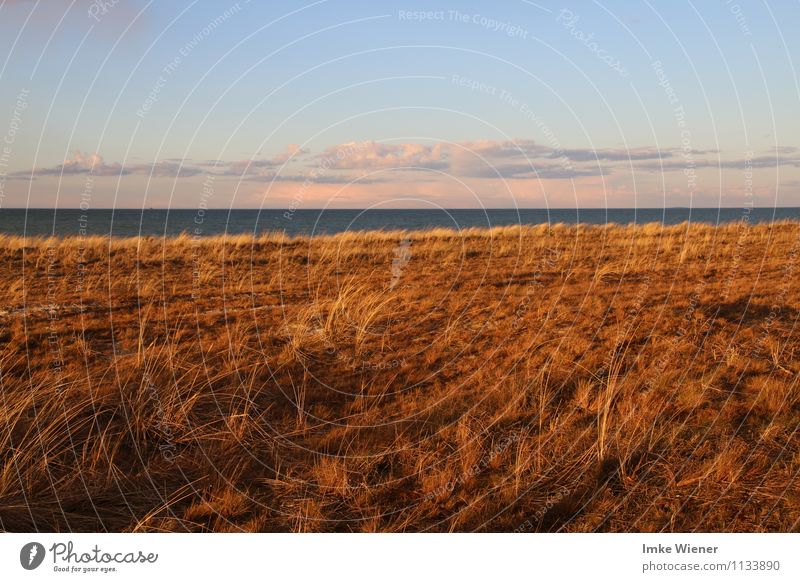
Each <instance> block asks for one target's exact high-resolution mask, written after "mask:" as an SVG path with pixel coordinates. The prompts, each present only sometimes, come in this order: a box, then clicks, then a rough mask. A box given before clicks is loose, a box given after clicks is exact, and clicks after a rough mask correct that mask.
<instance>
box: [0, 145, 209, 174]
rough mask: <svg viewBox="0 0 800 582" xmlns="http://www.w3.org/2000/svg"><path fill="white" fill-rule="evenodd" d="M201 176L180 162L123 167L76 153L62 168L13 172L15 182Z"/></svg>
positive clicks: (166, 161) (194, 168) (93, 156)
mask: <svg viewBox="0 0 800 582" xmlns="http://www.w3.org/2000/svg"><path fill="white" fill-rule="evenodd" d="M202 173H204V170H202V169H201V168H198V167H195V166H190V165H186V164H185V163H184V161H182V160H181V161H176V160H175V159H170V160H163V161H161V162H155V163H144V164H130V165H124V164H120V163H119V162H113V163H107V162H106V161H105V160H104V159H103V156H101V155H99V154H96V153H95V154H84V153H82V152H81V151H80V150H76V151H74V152H73V153H72V156H71V157H69V158H67V159H66V160H64V163H63V164H58V165H57V166H52V167H49V168H34V169H33V170H30V171H27V172H14V173H13V174H12V176H13V177H15V178H27V177H30V176H31V175H33V176H34V177H37V176H75V175H81V174H91V175H92V176H129V175H138V176H154V177H159V178H178V177H186V176H196V175H198V174H202Z"/></svg>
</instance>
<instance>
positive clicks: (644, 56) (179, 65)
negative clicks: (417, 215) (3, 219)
mask: <svg viewBox="0 0 800 582" xmlns="http://www.w3.org/2000/svg"><path fill="white" fill-rule="evenodd" d="M798 22H800V2H798V1H796V0H786V1H780V2H778V1H771V2H761V1H748V0H738V1H736V2H734V1H732V0H730V1H729V0H713V1H708V2H699V1H695V2H685V1H682V0H675V1H669V2H667V1H660V2H656V1H654V0H644V1H642V2H636V3H633V2H625V1H605V2H591V1H581V2H578V1H569V0H563V1H559V2H558V3H554V2H545V1H541V2H530V1H527V0H501V1H498V2H486V1H484V2H464V1H461V2H439V1H433V2H430V1H428V2H422V1H419V2H405V1H400V2H388V1H381V0H378V1H374V2H355V1H342V0H319V1H316V2H306V1H303V2H256V1H253V2H248V1H246V0H239V2H228V1H227V0H223V1H208V0H193V1H192V0H188V1H185V0H171V1H170V2H155V1H148V0H92V1H89V0H38V1H37V0H15V1H10V0H5V1H4V0H0V208H12V207H16V208H20V207H59V208H83V209H90V208H112V207H114V208H201V207H202V208H206V207H207V208H231V207H233V208H289V209H298V208H309V209H310V208H373V207H375V208H408V207H420V208H430V207H442V208H514V207H516V208H574V207H582V208H603V207H605V208H631V207H637V208H645V207H650V208H661V207H673V206H690V207H742V208H746V207H749V206H757V207H774V206H800V115H798V112H800V82H798V71H797V67H798V66H800V37H798V35H797V34H796V28H797V23H798Z"/></svg>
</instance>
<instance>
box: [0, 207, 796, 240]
mask: <svg viewBox="0 0 800 582" xmlns="http://www.w3.org/2000/svg"><path fill="white" fill-rule="evenodd" d="M744 216H747V217H748V218H749V220H750V221H751V222H753V223H756V222H772V221H774V220H786V219H791V220H800V208H753V209H749V210H748V209H742V208H693V209H689V208H666V209H661V208H645V209H641V208H640V209H633V208H614V209H577V210H576V209H553V210H485V211H484V210H296V211H295V212H287V211H284V210H261V211H259V210H230V211H228V210H205V211H202V210H199V211H198V210H134V209H123V210H119V209H117V210H105V209H97V210H88V211H81V210H72V209H70V210H53V209H29V210H25V209H17V208H9V209H0V233H6V234H16V235H27V236H48V235H56V236H70V235H74V236H77V235H84V234H85V235H111V236H137V235H151V236H164V235H168V236H169V235H177V234H180V233H182V232H186V233H188V234H191V235H195V234H196V235H200V236H207V235H214V234H225V233H227V234H242V233H251V234H252V233H256V234H258V233H263V232H268V231H283V232H286V233H287V234H289V235H298V234H306V235H307V234H333V233H337V232H343V231H347V230H395V229H402V230H419V229H429V228H437V227H446V228H457V229H458V228H468V227H491V226H508V225H513V224H546V223H551V224H554V223H559V222H563V223H568V224H576V223H583V224H606V223H620V224H629V223H638V224H644V223H648V222H660V223H663V224H679V223H681V222H684V221H689V222H702V223H710V224H721V223H726V222H734V221H737V220H742V218H743V217H744Z"/></svg>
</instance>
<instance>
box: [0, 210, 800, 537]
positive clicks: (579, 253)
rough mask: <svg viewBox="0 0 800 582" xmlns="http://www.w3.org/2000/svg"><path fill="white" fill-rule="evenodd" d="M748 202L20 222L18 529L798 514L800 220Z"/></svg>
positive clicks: (787, 522)
mask: <svg viewBox="0 0 800 582" xmlns="http://www.w3.org/2000/svg"><path fill="white" fill-rule="evenodd" d="M743 228H745V227H742V226H741V225H730V226H724V227H717V228H713V227H708V226H699V225H694V226H689V225H685V224H684V225H679V226H675V227H668V228H664V227H661V226H660V225H647V226H640V227H630V226H629V227H625V226H605V227H589V226H577V227H576V226H566V225H553V226H552V227H546V226H541V227H525V228H502V229H493V230H488V231H487V230H474V229H472V230H465V231H461V232H459V233H456V232H453V231H448V230H436V231H426V232H412V233H408V232H393V233H360V234H358V233H348V234H344V235H338V236H333V237H327V238H314V239H305V238H289V237H286V236H282V235H280V236H279V235H275V236H269V237H263V238H258V239H253V238H251V237H246V236H242V237H233V238H231V237H228V238H207V239H201V240H194V239H192V238H190V237H187V236H182V237H177V238H172V239H165V240H162V239H155V238H140V239H118V240H117V239H115V240H111V241H109V240H107V239H102V238H89V239H79V238H71V239H65V240H61V239H28V240H23V239H20V238H14V237H0V397H1V398H2V423H1V424H0V454H2V465H1V466H0V467H1V469H0V528H1V529H3V530H8V531H32V530H56V531H67V530H73V531H185V530H190V531H201V530H213V531H242V530H244V531H421V530H425V531H472V530H478V531H598V530H599V531H609V530H611V531H659V530H669V531H694V530H700V531H797V530H798V529H799V528H800V526H799V525H798V520H799V519H800V491H799V489H798V472H799V471H800V446H799V445H800V440H798V426H799V425H798V422H799V420H800V387H799V386H798V373H800V349H798V348H799V347H800V345H798V339H797V335H796V333H795V326H796V324H797V317H798V311H797V310H798V308H800V287H798V286H797V284H796V282H797V280H798V275H800V268H798V265H797V264H796V263H797V261H798V258H800V225H797V224H792V223H777V224H774V225H772V226H757V227H747V231H746V237H745V238H744V240H746V244H738V241H740V240H743V238H742V237H743V234H742V233H743V231H742V229H743ZM398 245H402V246H401V247H400V250H399V251H398ZM398 257H401V258H402V260H398Z"/></svg>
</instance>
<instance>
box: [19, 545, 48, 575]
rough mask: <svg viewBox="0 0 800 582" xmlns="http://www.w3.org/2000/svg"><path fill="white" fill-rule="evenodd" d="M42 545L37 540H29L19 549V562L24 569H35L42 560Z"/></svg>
mask: <svg viewBox="0 0 800 582" xmlns="http://www.w3.org/2000/svg"><path fill="white" fill-rule="evenodd" d="M44 553H45V552H44V546H43V545H42V544H40V543H39V542H30V543H27V544H25V545H24V546H22V549H21V550H20V551H19V563H20V564H22V567H23V568H25V569H26V570H35V569H36V568H38V567H39V566H41V565H42V562H43V561H44Z"/></svg>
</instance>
